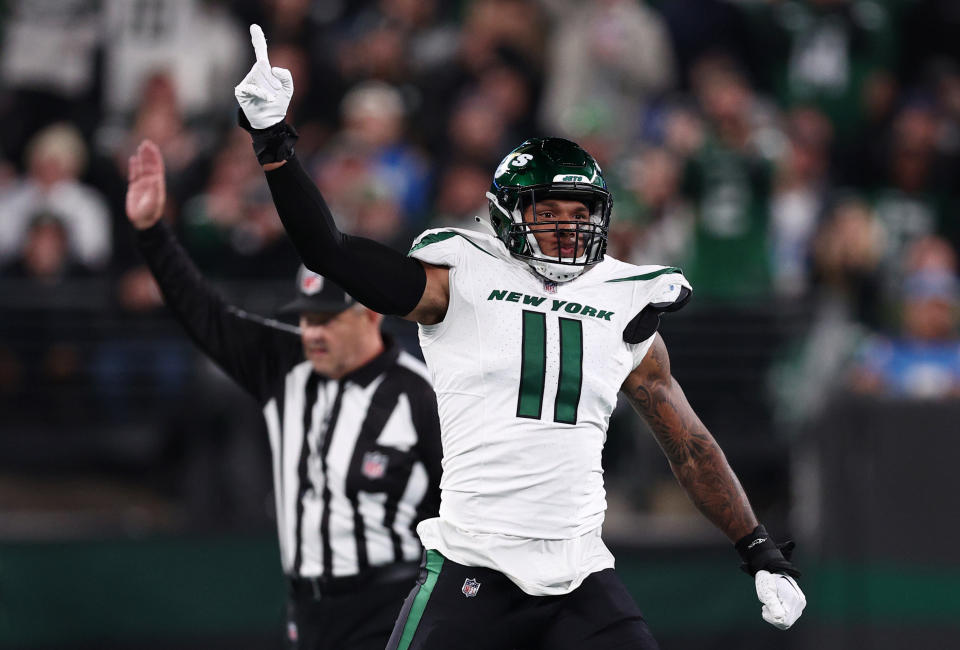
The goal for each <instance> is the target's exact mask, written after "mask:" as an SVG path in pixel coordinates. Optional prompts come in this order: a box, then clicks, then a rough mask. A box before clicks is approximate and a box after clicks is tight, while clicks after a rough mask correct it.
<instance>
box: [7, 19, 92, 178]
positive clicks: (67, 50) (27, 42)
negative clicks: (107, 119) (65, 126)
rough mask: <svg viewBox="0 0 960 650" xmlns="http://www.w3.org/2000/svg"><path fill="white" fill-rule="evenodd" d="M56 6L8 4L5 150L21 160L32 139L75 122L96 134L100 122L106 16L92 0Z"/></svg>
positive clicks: (85, 131) (84, 129)
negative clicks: (99, 57) (99, 55)
mask: <svg viewBox="0 0 960 650" xmlns="http://www.w3.org/2000/svg"><path fill="white" fill-rule="evenodd" d="M50 9H51V6H50V5H47V4H45V3H37V2H32V1H31V0H14V1H13V2H10V3H7V5H6V8H5V11H4V18H3V45H2V52H0V54H2V55H0V79H2V81H3V86H4V88H5V90H4V92H5V93H8V94H9V96H8V97H7V101H5V102H3V103H2V107H0V116H2V119H3V125H4V128H3V131H2V133H0V150H2V151H3V152H4V154H5V155H7V156H9V157H10V159H11V160H16V161H20V160H21V158H22V154H23V149H24V146H25V144H26V142H27V140H28V139H29V138H30V136H31V135H33V134H34V133H36V132H37V131H38V130H40V129H41V128H43V127H45V126H47V125H49V124H52V123H55V122H59V121H61V120H70V121H71V122H72V123H73V124H74V125H75V126H77V127H78V128H79V129H80V130H81V131H82V132H83V133H85V134H88V135H89V134H90V133H92V132H93V130H94V128H95V127H96V124H97V121H98V119H99V118H100V116H99V114H98V112H97V99H98V98H97V97H96V96H95V92H96V88H97V85H98V78H97V67H96V51H97V47H98V46H99V45H100V42H101V41H100V39H101V32H102V27H101V15H100V12H99V8H98V6H97V4H96V3H93V2H89V0H63V1H62V2H58V3H57V5H56V11H51V10H50Z"/></svg>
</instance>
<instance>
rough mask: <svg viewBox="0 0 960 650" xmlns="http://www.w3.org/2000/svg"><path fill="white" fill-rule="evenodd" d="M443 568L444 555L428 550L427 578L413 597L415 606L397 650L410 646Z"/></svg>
mask: <svg viewBox="0 0 960 650" xmlns="http://www.w3.org/2000/svg"><path fill="white" fill-rule="evenodd" d="M441 568H443V556H442V555H440V554H439V553H438V552H437V551H434V550H427V579H426V580H425V581H424V583H423V584H422V585H420V588H419V589H418V590H417V595H416V596H414V598H413V607H411V608H410V614H409V615H408V616H407V622H406V623H405V624H404V626H403V633H402V634H401V635H400V644H399V645H398V646H397V650H407V649H408V648H409V647H410V643H411V642H412V641H413V635H414V634H416V632H417V626H419V625H420V619H422V618H423V612H424V611H425V610H426V609H427V602H428V601H429V600H430V594H432V593H433V588H434V587H435V586H436V584H437V580H438V579H439V578H440V569H441Z"/></svg>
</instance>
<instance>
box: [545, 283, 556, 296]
mask: <svg viewBox="0 0 960 650" xmlns="http://www.w3.org/2000/svg"><path fill="white" fill-rule="evenodd" d="M543 289H544V291H546V292H547V293H556V292H557V283H556V282H553V281H551V280H544V281H543Z"/></svg>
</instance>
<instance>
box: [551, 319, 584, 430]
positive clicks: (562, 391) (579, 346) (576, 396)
mask: <svg viewBox="0 0 960 650" xmlns="http://www.w3.org/2000/svg"><path fill="white" fill-rule="evenodd" d="M582 386H583V325H582V324H581V323H580V321H579V320H576V319H573V318H561V319H560V385H559V386H558V387H557V400H556V403H555V404H554V407H553V410H554V416H553V419H554V421H555V422H563V423H565V424H576V423H577V407H578V406H579V405H580V389H581V388H582Z"/></svg>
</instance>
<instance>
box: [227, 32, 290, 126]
mask: <svg viewBox="0 0 960 650" xmlns="http://www.w3.org/2000/svg"><path fill="white" fill-rule="evenodd" d="M250 40H252V41H253V51H254V53H255V54H256V56H257V61H256V63H254V64H253V67H252V68H250V72H248V73H247V76H246V77H244V78H243V81H241V82H240V83H239V84H237V87H236V88H234V89H233V94H234V95H235V96H236V97H237V101H238V102H240V108H242V109H243V114H244V115H246V116H247V120H249V122H250V126H252V127H253V128H255V129H265V128H267V127H268V126H273V125H274V124H276V123H278V122H281V121H283V118H284V117H285V116H286V114H287V107H288V106H289V105H290V99H291V98H292V97H293V76H291V74H290V71H289V70H285V69H283V68H271V67H270V59H268V58H267V39H266V38H264V36H263V30H262V29H260V25H250Z"/></svg>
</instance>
